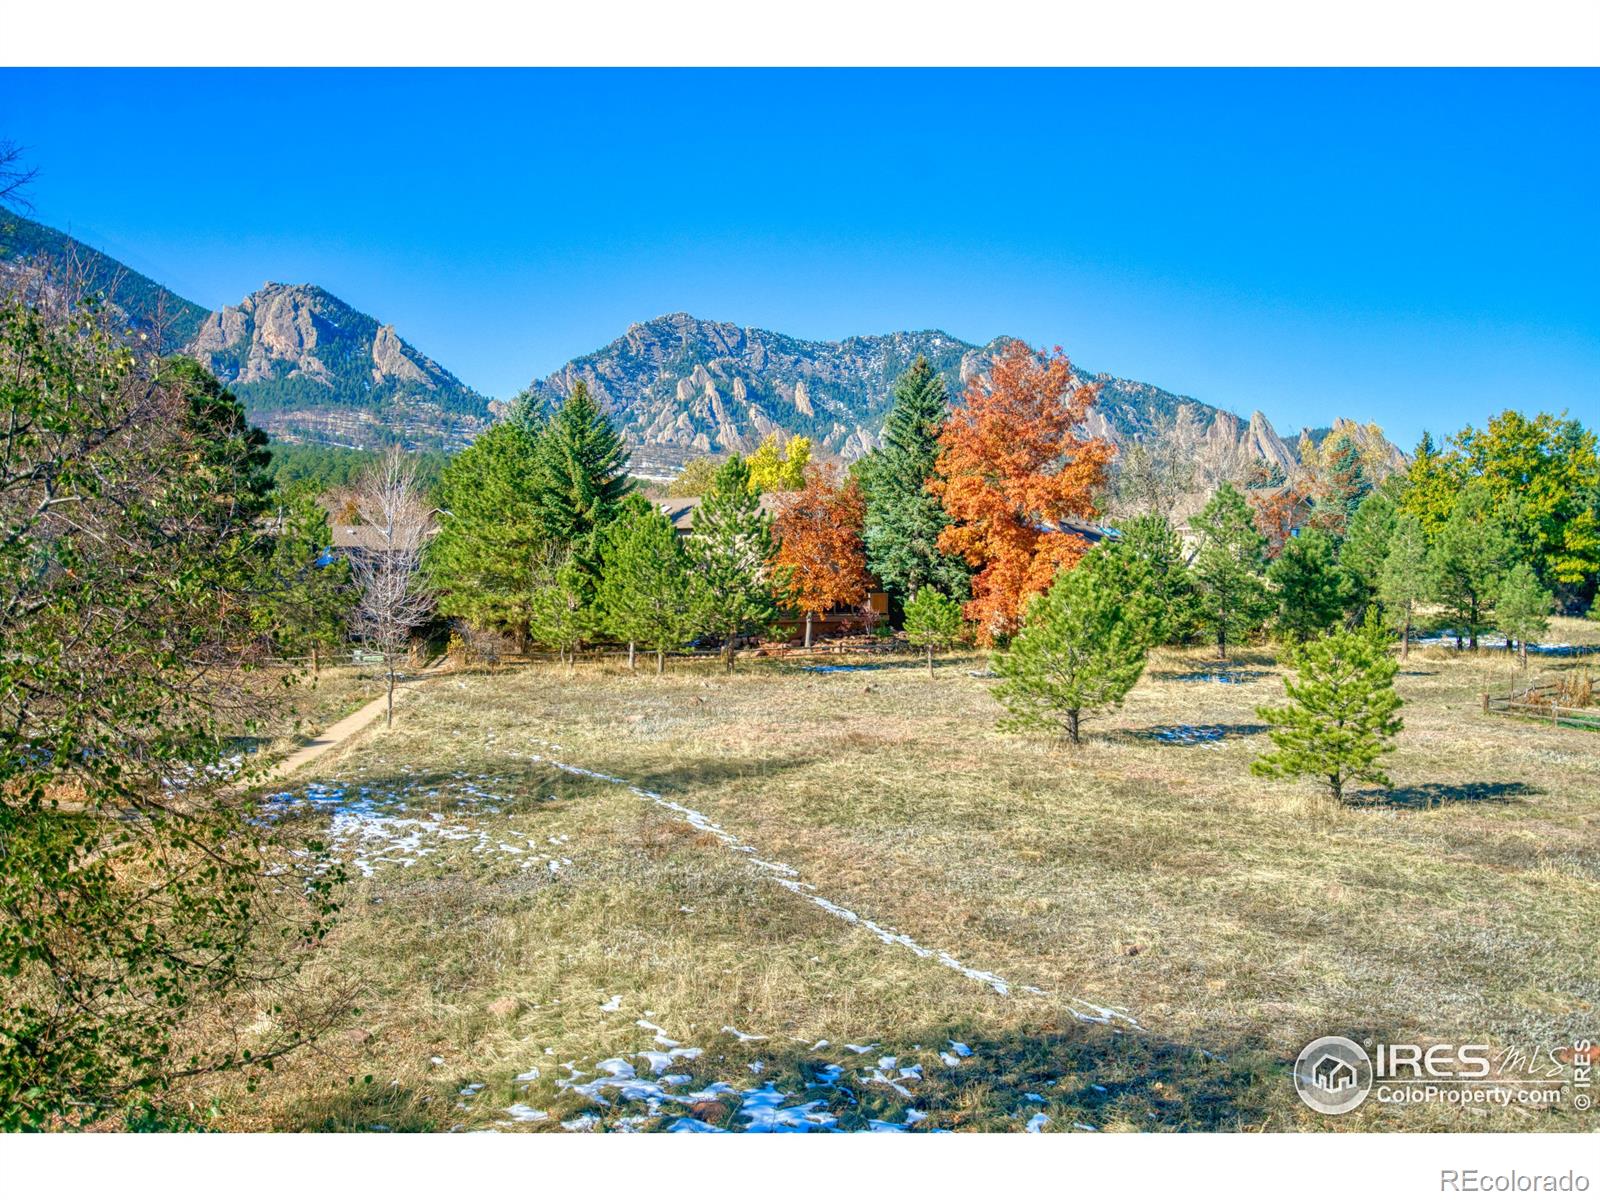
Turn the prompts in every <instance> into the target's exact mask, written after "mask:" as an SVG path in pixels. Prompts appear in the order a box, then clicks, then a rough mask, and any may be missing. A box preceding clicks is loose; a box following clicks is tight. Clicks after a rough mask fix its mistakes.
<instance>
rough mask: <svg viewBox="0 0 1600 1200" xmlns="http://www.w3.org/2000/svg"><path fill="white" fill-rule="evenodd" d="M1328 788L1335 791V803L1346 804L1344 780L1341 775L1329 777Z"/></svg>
mask: <svg viewBox="0 0 1600 1200" xmlns="http://www.w3.org/2000/svg"><path fill="white" fill-rule="evenodd" d="M1328 787H1329V788H1330V789H1332V791H1333V802H1334V803H1335V804H1343V803H1344V779H1343V778H1342V777H1341V776H1339V775H1329V776H1328Z"/></svg>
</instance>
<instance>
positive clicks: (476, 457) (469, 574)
mask: <svg viewBox="0 0 1600 1200" xmlns="http://www.w3.org/2000/svg"><path fill="white" fill-rule="evenodd" d="M540 478H541V476H540V472H539V457H538V446H537V443H536V441H535V438H534V435H533V434H532V433H531V432H530V431H529V428H528V426H527V425H526V424H525V423H524V422H522V421H516V420H510V421H501V422H499V423H498V424H495V425H492V426H490V427H489V428H488V429H486V430H485V431H484V432H483V433H482V434H481V435H479V437H478V438H477V439H476V440H475V441H474V442H473V443H472V445H470V446H468V447H467V448H466V449H465V450H463V451H461V452H460V453H459V454H457V455H456V456H455V457H454V458H452V459H451V460H450V462H449V465H448V466H446V467H445V469H444V474H443V476H442V477H441V478H440V480H439V491H438V498H439V510H440V514H439V517H440V525H439V533H438V536H437V537H435V538H434V539H433V541H432V542H431V543H430V544H429V546H428V549H427V553H426V555H425V556H424V565H425V567H426V570H427V573H428V578H429V580H430V582H431V583H432V584H433V586H434V587H435V588H436V589H437V590H438V593H439V611H440V613H442V614H443V615H444V616H447V617H460V618H462V619H463V620H465V621H468V622H470V623H471V624H473V625H475V626H477V627H478V628H480V629H496V630H504V631H506V632H509V633H512V634H515V635H516V636H517V637H518V638H519V639H522V638H526V637H527V636H528V623H529V620H530V618H531V616H532V605H533V593H534V587H535V578H534V575H535V572H534V564H535V563H536V562H538V561H539V560H540V559H541V558H543V557H544V556H545V554H546V553H547V548H548V546H549V544H550V543H549V541H548V539H547V537H546V534H545V532H544V528H543V525H542V524H541V520H540V515H539V504H540V496H539V491H538V485H539V482H540Z"/></svg>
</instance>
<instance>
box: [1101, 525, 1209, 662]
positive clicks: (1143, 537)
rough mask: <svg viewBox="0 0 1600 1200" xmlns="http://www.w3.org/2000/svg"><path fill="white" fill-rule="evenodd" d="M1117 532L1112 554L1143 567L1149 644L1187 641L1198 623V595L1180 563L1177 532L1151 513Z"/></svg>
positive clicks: (1181, 561) (1191, 576)
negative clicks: (1147, 601) (1149, 614)
mask: <svg viewBox="0 0 1600 1200" xmlns="http://www.w3.org/2000/svg"><path fill="white" fill-rule="evenodd" d="M1118 533H1119V534H1120V535H1121V536H1120V537H1118V538H1117V540H1116V541H1114V542H1112V543H1111V549H1112V551H1113V552H1114V553H1116V554H1118V555H1122V556H1126V557H1127V558H1129V559H1131V560H1132V561H1134V562H1137V563H1138V564H1140V566H1141V567H1142V568H1143V578H1142V582H1141V583H1140V587H1141V588H1142V589H1143V590H1144V592H1145V594H1146V595H1147V596H1148V597H1149V598H1150V600H1151V618H1150V641H1151V644H1152V645H1157V646H1164V645H1172V644H1176V643H1179V642H1183V641H1185V640H1187V639H1188V638H1189V637H1191V636H1192V635H1193V634H1194V631H1195V628H1196V627H1197V625H1198V624H1199V621H1200V593H1199V591H1198V589H1197V588H1196V587H1195V581H1194V577H1193V575H1191V574H1190V572H1189V567H1188V564H1187V563H1186V562H1185V561H1184V555H1183V543H1182V541H1181V540H1180V539H1179V538H1178V531H1177V530H1176V529H1174V528H1173V527H1172V522H1171V521H1169V520H1168V519H1167V518H1166V517H1163V516H1160V515H1158V514H1153V513H1152V514H1149V515H1146V516H1141V517H1134V518H1133V519H1132V520H1131V521H1127V522H1124V523H1123V525H1122V526H1121V528H1120V529H1119V530H1118Z"/></svg>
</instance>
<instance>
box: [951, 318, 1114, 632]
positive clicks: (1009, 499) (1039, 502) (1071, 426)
mask: <svg viewBox="0 0 1600 1200" xmlns="http://www.w3.org/2000/svg"><path fill="white" fill-rule="evenodd" d="M1096 391H1097V388H1096V387H1095V385H1092V384H1085V385H1082V386H1075V385H1074V381H1073V376H1072V364H1071V363H1070V362H1068V360H1067V357H1066V355H1064V354H1063V353H1062V352H1061V348H1060V347H1059V346H1057V347H1056V349H1055V352H1054V353H1053V354H1045V353H1044V352H1042V351H1040V352H1037V353H1036V352H1035V351H1034V350H1033V349H1032V348H1031V347H1029V346H1027V345H1025V344H1024V343H1022V342H1012V343H1011V344H1010V345H1009V346H1007V347H1006V349H1004V350H1003V351H1001V353H1000V354H999V356H998V357H997V358H996V359H995V362H994V365H993V366H992V367H991V368H990V370H989V373H988V374H987V375H986V376H983V377H979V378H975V379H973V380H972V381H971V382H970V383H969V384H968V385H967V392H966V396H965V398H964V403H963V405H962V406H961V407H960V408H957V409H956V410H955V411H954V412H953V413H951V414H950V417H949V419H948V420H947V421H946V423H945V427H944V432H943V433H942V434H941V435H940V437H939V460H938V465H937V467H936V469H935V473H934V477H933V479H932V480H931V481H930V482H929V485H928V486H929V490H930V491H932V492H933V493H934V494H935V495H938V496H940V497H941V498H942V499H943V501H944V508H945V511H946V512H947V513H949V515H950V517H951V524H950V525H949V526H947V527H946V528H945V529H944V531H943V532H941V533H940V535H939V549H940V550H943V551H944V552H945V553H947V554H959V555H961V556H962V557H963V558H965V559H966V560H967V562H968V563H969V564H970V565H971V566H973V567H976V568H978V574H977V575H975V576H974V577H973V580H972V599H971V600H970V601H969V602H968V603H967V606H966V615H967V617H968V618H969V619H970V620H973V621H976V622H977V624H978V637H979V640H980V641H981V642H982V643H983V644H985V645H992V644H994V642H995V641H996V640H998V639H1002V638H1005V637H1009V636H1010V635H1011V634H1013V633H1015V632H1016V631H1017V628H1018V627H1019V625H1020V624H1021V618H1022V612H1023V609H1024V607H1025V606H1026V603H1027V601H1028V599H1029V598H1031V597H1032V596H1035V595H1038V594H1040V593H1043V592H1045V591H1048V590H1049V588H1050V585H1051V583H1052V582H1053V581H1054V580H1055V577H1056V572H1057V571H1059V570H1060V569H1061V568H1062V567H1065V566H1071V565H1072V564H1073V563H1075V562H1077V561H1078V559H1079V558H1081V557H1082V556H1083V554H1084V552H1085V551H1086V550H1087V549H1088V546H1087V544H1086V543H1085V542H1084V541H1083V539H1082V538H1080V537H1078V536H1077V535H1076V534H1072V533H1065V532H1062V531H1061V530H1059V529H1057V528H1056V525H1057V524H1058V523H1059V522H1060V521H1062V520H1064V519H1066V518H1069V517H1090V516H1093V515H1094V512H1095V507H1094V499H1093V497H1094V493H1095V492H1096V491H1097V490H1098V489H1099V488H1101V487H1102V486H1103V485H1104V483H1105V478H1106V468H1107V466H1108V464H1109V463H1110V462H1111V455H1112V446H1111V443H1109V442H1107V441H1104V440H1103V439H1101V438H1086V437H1082V436H1080V435H1079V433H1078V432H1077V430H1078V428H1079V426H1080V425H1081V424H1082V423H1083V420H1084V417H1085V416H1086V415H1087V414H1088V412H1089V409H1090V408H1091V407H1092V406H1093V404H1094V402H1095V395H1096Z"/></svg>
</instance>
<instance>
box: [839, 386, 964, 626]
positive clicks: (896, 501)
mask: <svg viewBox="0 0 1600 1200" xmlns="http://www.w3.org/2000/svg"><path fill="white" fill-rule="evenodd" d="M949 412H950V399H949V396H948V395H947V393H946V391H945V384H944V379H943V377H942V376H940V374H939V373H938V372H937V371H935V370H934V369H933V367H931V366H930V365H929V364H928V360H927V359H925V358H920V357H919V358H918V359H917V361H916V363H915V364H913V366H912V367H911V369H910V370H909V371H907V372H906V373H905V374H904V375H902V376H900V378H899V379H897V380H896V381H895V385H894V407H893V408H891V409H890V410H889V419H888V422H887V423H886V424H885V425H884V430H883V448H882V449H881V450H879V451H877V452H876V453H875V454H873V455H872V456H871V457H870V460H865V461H864V471H863V484H864V486H865V490H866V496H867V515H866V522H865V525H864V527H863V529H862V540H863V541H864V542H865V543H866V547H867V567H868V569H870V570H871V572H872V574H873V576H874V577H875V578H876V579H877V580H878V581H879V582H880V583H882V584H883V586H884V587H885V588H887V589H888V590H889V591H890V592H893V593H894V594H895V595H897V596H900V597H906V596H910V595H913V594H914V593H916V592H919V591H920V590H921V589H922V588H924V587H925V586H928V585H930V584H931V585H932V586H934V587H936V588H938V589H939V590H940V591H942V592H943V593H944V594H945V595H947V596H953V597H955V598H957V599H959V600H965V599H966V597H967V592H968V579H969V578H970V576H971V569H970V568H969V567H968V566H967V564H966V562H965V561H964V560H962V559H961V558H960V557H958V556H956V555H952V554H946V553H944V552H943V551H942V550H940V549H939V535H940V533H942V532H943V531H944V529H945V526H947V525H949V524H950V518H949V516H948V515H947V514H946V513H945V511H944V505H942V504H941V503H939V498H938V497H937V496H935V495H933V494H932V493H931V492H929V491H928V480H929V478H931V477H932V475H933V468H934V464H935V463H936V462H938V461H939V434H940V432H941V431H942V430H943V429H944V422H945V417H946V416H947V415H948V413H949Z"/></svg>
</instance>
